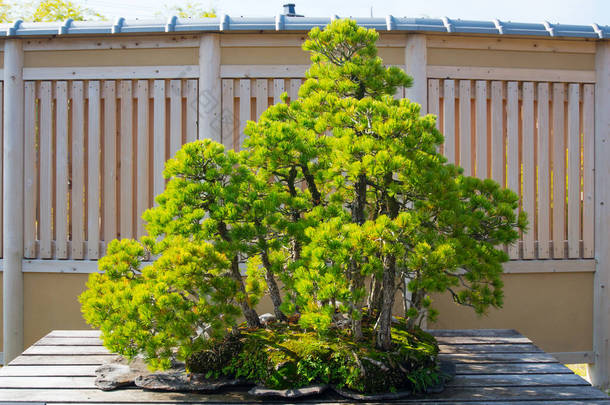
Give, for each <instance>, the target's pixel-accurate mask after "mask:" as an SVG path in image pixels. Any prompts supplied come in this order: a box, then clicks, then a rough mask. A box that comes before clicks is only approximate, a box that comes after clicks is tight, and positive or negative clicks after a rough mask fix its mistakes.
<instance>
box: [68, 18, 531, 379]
mask: <svg viewBox="0 0 610 405" xmlns="http://www.w3.org/2000/svg"><path fill="white" fill-rule="evenodd" d="M377 38H378V34H377V33H376V32H375V31H374V30H367V29H365V28H362V27H358V26H357V25H356V23H355V22H354V21H351V20H336V21H333V22H332V23H331V24H330V25H329V26H328V27H326V28H325V29H324V30H320V29H318V28H315V29H313V30H312V31H311V32H310V34H309V40H307V41H306V42H305V43H304V45H303V48H304V49H305V50H307V51H309V52H310V53H311V59H312V66H311V68H310V69H309V70H308V72H307V74H306V76H307V80H306V81H305V83H304V84H303V86H302V87H301V89H300V91H299V97H298V99H296V100H291V101H290V103H287V98H286V97H287V96H286V94H284V95H283V99H282V100H283V101H282V102H281V103H279V104H276V105H274V106H271V107H269V109H268V110H267V111H266V112H264V113H263V114H262V116H261V117H260V119H259V120H258V122H248V125H247V128H246V134H247V135H248V139H247V140H246V143H245V145H244V149H243V150H242V151H241V152H239V153H235V152H232V151H227V150H225V149H224V147H223V146H222V145H221V144H218V143H215V142H212V141H210V140H202V141H197V142H194V143H191V144H187V145H185V146H184V147H183V148H182V149H181V150H180V151H179V152H178V153H177V154H176V156H175V158H173V159H171V160H170V161H169V162H168V163H167V165H166V169H165V172H164V175H165V177H166V178H167V179H168V180H169V181H168V183H167V186H166V189H165V191H164V192H163V193H162V194H160V195H159V196H158V197H157V198H156V201H157V206H156V207H154V208H152V209H150V210H148V211H147V212H146V213H145V214H144V219H145V220H146V221H147V224H148V225H147V230H148V233H149V236H148V237H146V238H144V239H143V240H142V241H139V242H138V241H129V240H123V241H113V242H112V243H111V244H110V245H109V248H108V252H107V255H106V256H105V257H104V258H103V259H101V260H100V269H101V270H104V271H105V273H104V274H94V275H92V276H91V278H90V281H89V283H88V287H89V289H88V290H87V291H86V292H85V293H83V295H82V296H81V298H80V299H81V302H82V308H83V313H84V316H85V319H86V320H87V321H88V322H89V323H90V324H92V325H93V326H96V327H99V328H100V329H101V330H102V337H103V339H104V342H105V344H106V345H107V346H108V347H109V348H110V349H111V350H113V351H117V352H119V353H121V354H126V355H128V356H134V355H136V354H144V355H145V358H146V359H147V360H148V362H149V363H150V364H151V365H152V366H154V367H161V368H163V367H167V366H168V365H169V364H170V362H171V359H172V358H174V357H177V358H179V359H186V360H187V366H188V367H189V368H190V369H191V370H198V371H199V372H204V373H206V375H211V376H221V375H225V374H227V373H228V374H230V375H232V376H238V377H239V376H245V377H247V378H249V379H252V380H256V381H257V382H261V381H262V382H264V383H265V384H273V385H274V386H285V385H286V384H288V385H290V381H293V382H294V384H304V383H308V382H311V381H313V380H316V381H325V382H333V381H334V382H337V381H339V383H340V384H346V385H347V386H350V387H352V388H354V389H356V388H357V389H359V390H370V389H382V388H383V387H385V388H388V387H389V388H391V387H395V386H394V385H392V384H399V383H400V381H403V380H405V378H404V373H405V372H407V374H408V373H410V372H419V371H421V370H423V369H425V368H429V367H431V365H430V363H429V362H430V358H434V356H435V355H436V352H437V351H438V349H437V348H436V349H435V348H434V347H433V346H431V345H430V342H431V341H433V339H432V338H431V337H430V336H427V335H425V334H422V332H421V331H420V330H419V328H418V327H419V325H420V322H421V320H422V319H423V318H424V317H425V316H429V317H431V318H434V316H435V315H436V313H435V311H434V309H433V308H432V300H431V298H430V294H431V293H434V292H445V291H448V292H449V293H450V294H451V295H452V297H453V299H454V300H455V301H456V302H457V303H459V304H464V305H469V306H471V307H473V308H474V310H475V311H477V312H479V313H481V312H484V311H485V310H486V309H487V308H488V307H489V306H496V307H497V306H501V305H502V282H501V279H500V275H501V273H502V266H501V265H502V263H503V262H505V261H506V260H508V257H507V255H506V254H505V253H504V251H503V250H502V249H500V248H499V246H500V245H502V244H508V243H512V242H514V241H515V240H516V239H517V238H518V235H519V231H524V230H525V227H526V218H525V214H524V213H521V214H520V215H516V214H515V212H516V210H517V209H518V205H519V204H518V203H519V201H518V197H517V196H516V195H515V193H513V192H512V191H510V190H506V189H502V188H501V187H500V185H498V184H497V183H495V182H493V181H491V180H479V179H476V178H473V177H466V176H464V175H463V173H462V170H461V169H460V168H459V167H457V166H454V165H451V164H447V160H446V159H445V158H444V157H443V156H442V155H440V154H439V153H438V152H437V147H438V145H439V144H441V143H442V141H443V137H442V135H441V134H440V133H439V132H438V130H437V129H436V127H435V117H434V116H432V115H428V116H424V117H422V116H421V115H420V106H419V105H418V104H416V103H412V102H410V101H409V100H407V99H401V100H396V99H394V97H393V95H394V94H395V92H396V89H397V87H399V86H404V87H406V86H410V85H411V81H412V80H411V78H410V77H409V76H407V75H406V74H405V73H404V72H403V71H402V70H400V69H399V68H396V67H385V66H384V65H383V62H382V60H381V59H380V58H379V57H378V56H377V48H376V46H375V42H376V40H377ZM145 257H153V258H154V260H153V261H152V262H144V261H143V259H144V258H145ZM244 268H245V269H246V270H245V278H244V274H243V273H242V271H243V269H244ZM278 280H279V281H281V284H283V292H282V289H281V288H280V285H279V283H278ZM400 291H402V297H403V306H404V311H405V313H404V315H405V318H404V320H403V319H399V320H398V324H395V322H393V318H392V309H393V307H394V303H395V297H396V296H397V294H398V292H400ZM265 293H268V294H269V295H270V297H271V300H272V303H273V307H274V313H275V317H276V320H277V321H278V322H277V324H276V327H275V329H273V328H271V329H263V326H265V325H263V323H262V322H261V320H260V318H259V316H258V314H257V311H256V304H257V303H258V301H259V300H260V299H261V297H262V295H264V294H265ZM240 316H241V317H243V319H245V321H246V325H245V329H244V327H240V325H239V324H238V319H239V317H240ZM393 323H394V325H393ZM282 325H283V326H282ZM346 325H347V326H348V328H347V329H345V330H344V329H342V328H343V327H344V326H346ZM396 325H398V326H396ZM267 327H269V326H268V325H267ZM397 327H398V329H396V328H397ZM257 330H259V331H261V332H256V331H257ZM263 331H264V332H263ZM311 333H313V334H314V335H315V336H316V337H315V338H314V337H312V335H311ZM223 336H226V337H224V338H223ZM238 336H247V337H246V338H243V339H246V340H243V339H242V338H239V337H238ZM291 336H292V337H291ZM223 339H224V340H223ZM240 339H241V340H240ZM312 339H314V340H315V342H314V341H312ZM214 342H216V343H214ZM219 342H220V343H219ZM229 342H230V343H229ZM248 342H249V343H248ZM305 343H307V347H305V346H303V345H304V344H305ZM215 344H221V345H222V344H224V345H227V344H230V347H231V348H232V349H231V350H233V351H235V350H238V351H239V350H242V352H240V354H239V355H235V356H234V355H231V356H227V355H226V353H228V352H227V350H225V349H221V348H219V347H217V346H214V345H215ZM418 344H421V345H424V346H425V349H424V350H422V351H421V352H417V350H416V349H413V348H412V347H413V346H417V345H418ZM282 345H284V346H282ZM253 347H254V348H258V349H261V350H262V351H263V353H267V352H268V353H271V354H268V355H269V356H271V357H273V356H275V357H273V359H272V358H271V357H269V358H267V357H265V358H264V359H260V356H267V355H266V354H261V353H259V352H254V351H252V350H253V349H252V348H253ZM278 347H284V349H282V350H284V351H283V352H282V354H281V355H272V353H275V352H274V351H276V350H279V349H278ZM354 348H359V350H361V351H362V352H359V353H360V354H357V353H356V351H354ZM263 349H264V350H263ZM259 351H260V350H259ZM222 353H225V354H222ZM287 353H289V354H287ZM371 353H374V354H371ZM418 353H419V354H418ZM361 355H363V356H366V357H365V358H367V359H369V360H367V362H368V363H367V364H368V366H365V365H363V364H364V363H363V362H362V361H361V360H360V357H359V356H361ZM210 356H212V357H210ZM286 356H288V357H286ZM294 356H296V358H295V357H294ZM312 356H313V357H312ZM316 356H317V357H316ZM287 358H288V360H287ZM375 358H384V359H387V360H388V362H387V364H390V365H392V366H391V367H388V366H387V364H386V365H383V364H382V366H383V367H382V366H380V365H379V364H378V363H379V361H378V360H371V359H375ZM415 358H417V359H419V360H417V361H415V360H413V359H415ZM221 359H222V360H221ZM409 359H411V360H409ZM252 362H255V363H252ZM312 362H313V363H312ZM330 363H332V364H333V366H332V367H330V366H329V364H330ZM407 363H408V364H409V365H408V367H406V369H405V367H404V366H403V365H404V364H407ZM261 364H262V365H261ZM394 364H398V366H397V367H395V366H394ZM261 367H262V369H261ZM367 367H369V368H370V367H373V368H375V367H377V369H379V370H388V369H390V368H392V370H393V371H392V373H394V374H393V375H394V376H395V377H396V378H387V379H384V378H378V379H377V380H366V381H364V380H362V378H363V376H364V375H365V374H368V375H369V376H371V375H375V372H372V373H371V372H370V370H369V372H368V373H367V372H365V371H366V370H367ZM335 368H336V369H337V370H340V371H337V373H339V374H333V373H335V372H334V371H329V370H334V369H335ZM261 370H262V371H261ZM312 370H316V371H315V372H314V371H312ZM320 370H326V371H324V372H322V371H320ZM346 370H347V371H346ZM405 370H407V371H405ZM418 370H419V371H418ZM299 373H301V374H299ZM312 373H313V374H312ZM287 375H289V376H291V377H290V378H287V377H286V376H287ZM312 375H313V376H312ZM409 375H411V374H409ZM418 375H419V374H418ZM422 375H423V374H422ZM358 376H360V377H358ZM401 376H402V377H401ZM409 378H411V377H409ZM413 378H415V377H413ZM418 378H419V377H418ZM424 380H425V379H424ZM424 380H422V381H424ZM413 381H420V380H418V379H417V378H415V379H413ZM425 381H427V380H425ZM388 384H390V385H388ZM413 384H415V383H413ZM422 384H423V385H425V384H424V383H422ZM380 387H381V388H380Z"/></svg>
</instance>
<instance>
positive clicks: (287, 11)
mask: <svg viewBox="0 0 610 405" xmlns="http://www.w3.org/2000/svg"><path fill="white" fill-rule="evenodd" d="M294 6H295V5H294V3H287V4H284V15H285V16H286V17H303V16H302V15H299V14H297V12H296V11H295V9H294Z"/></svg>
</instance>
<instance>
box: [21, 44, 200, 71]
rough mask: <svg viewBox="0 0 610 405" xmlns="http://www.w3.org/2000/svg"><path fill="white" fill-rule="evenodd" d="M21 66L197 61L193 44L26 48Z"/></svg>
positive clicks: (182, 62)
mask: <svg viewBox="0 0 610 405" xmlns="http://www.w3.org/2000/svg"><path fill="white" fill-rule="evenodd" d="M24 54H25V55H24V61H23V63H24V66H25V67H70V66H74V67H86V66H167V65H198V64H199V49H197V48H161V49H105V50H78V51H26V52H24Z"/></svg>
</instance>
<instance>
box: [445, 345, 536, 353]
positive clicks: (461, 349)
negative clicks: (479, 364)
mask: <svg viewBox="0 0 610 405" xmlns="http://www.w3.org/2000/svg"><path fill="white" fill-rule="evenodd" d="M438 346H439V349H440V350H441V353H444V354H459V353H541V352H542V350H541V349H539V348H538V347H536V346H534V345H532V344H497V345H496V344H481V345H477V344H464V345H455V344H453V345H444V344H439V345H438Z"/></svg>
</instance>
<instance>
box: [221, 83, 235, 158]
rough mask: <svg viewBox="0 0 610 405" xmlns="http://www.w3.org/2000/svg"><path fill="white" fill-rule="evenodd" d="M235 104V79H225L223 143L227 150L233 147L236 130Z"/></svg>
mask: <svg viewBox="0 0 610 405" xmlns="http://www.w3.org/2000/svg"><path fill="white" fill-rule="evenodd" d="M233 105H234V92H233V79H225V80H223V81H222V144H223V145H224V146H225V149H227V150H229V149H233V132H234V130H235V112H234V111H233Z"/></svg>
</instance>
